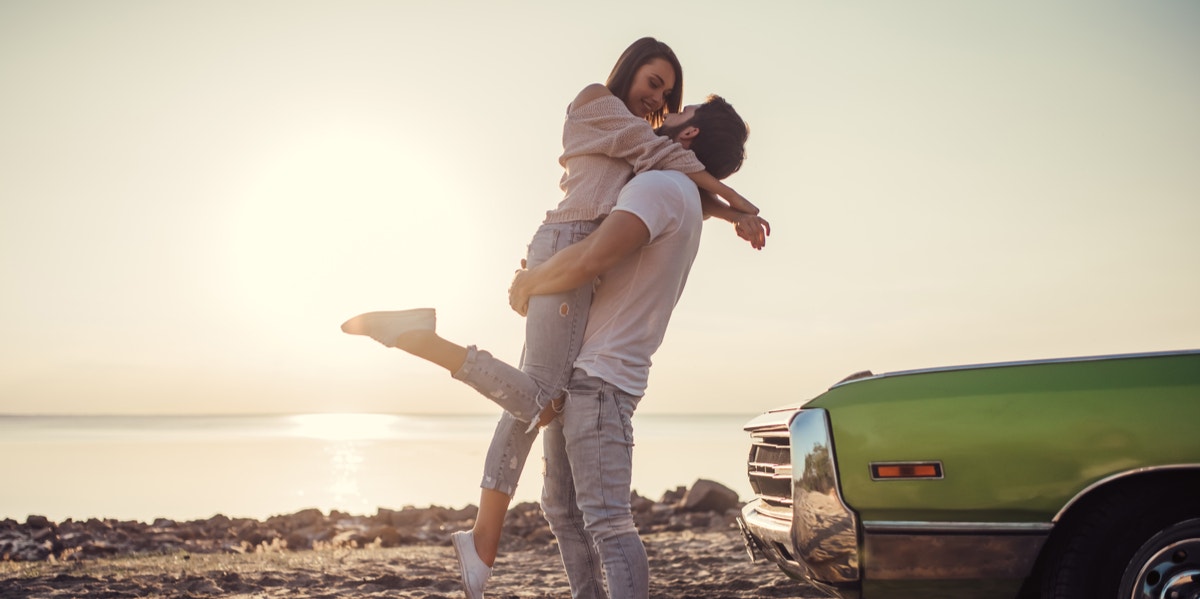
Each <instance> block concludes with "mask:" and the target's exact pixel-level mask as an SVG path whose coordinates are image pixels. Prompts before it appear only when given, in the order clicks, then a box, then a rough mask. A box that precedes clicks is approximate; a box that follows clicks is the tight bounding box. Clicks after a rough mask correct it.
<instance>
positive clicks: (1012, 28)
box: [0, 0, 1200, 414]
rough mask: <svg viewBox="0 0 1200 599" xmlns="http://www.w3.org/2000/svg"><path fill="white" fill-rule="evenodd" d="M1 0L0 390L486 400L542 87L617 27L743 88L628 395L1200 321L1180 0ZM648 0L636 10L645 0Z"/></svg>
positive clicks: (173, 398) (1194, 40)
mask: <svg viewBox="0 0 1200 599" xmlns="http://www.w3.org/2000/svg"><path fill="white" fill-rule="evenodd" d="M660 6H664V7H665V8H661V9H657V10H656V11H655V10H652V9H650V8H649V7H647V6H644V5H641V4H633V3H625V2H608V3H603V4H602V5H596V4H583V3H560V2H548V1H547V2H525V3H498V2H462V1H456V0H449V1H438V2H433V1H429V2H424V1H392V2H371V1H361V0H350V1H343V2H311V1H305V0H287V1H262V0H260V1H248V2H241V1H238V2H233V1H204V2H196V1H182V2H169V3H164V2H154V1H146V2H141V1H131V0H113V1H106V2H92V1H54V2H43V1H35V0H6V1H5V2H2V3H0V86H2V93H0V284H2V285H3V293H0V414H132V413H166V414H176V413H183V414H193V413H285V412H423V413H488V412H493V411H495V410H496V408H495V407H494V406H493V405H492V404H490V403H488V402H487V401H486V400H484V399H482V398H480V397H479V396H477V395H476V394H475V393H474V392H473V391H471V390H470V389H469V388H467V387H465V386H463V385H461V384H458V383H457V382H455V381H453V380H451V379H450V378H449V377H448V376H447V375H446V374H445V373H444V371H441V370H440V369H438V368H437V367H434V366H432V365H430V364H426V363H424V362H422V361H420V360H417V359H415V358H412V357H409V356H408V355H407V354H403V353H401V352H399V351H397V350H388V349H384V348H383V347H381V346H379V345H377V344H375V343H374V342H371V341H369V340H365V339H363V338H358V337H350V336H346V335H344V334H342V333H341V332H340V330H339V328H338V325H339V324H340V323H341V322H342V321H343V320H345V319H346V318H348V317H350V316H353V315H355V314H357V313H360V312H364V311H368V310H380V309H402V308H411V307H424V306H430V307H436V308H437V309H438V316H439V320H438V326H439V330H440V331H441V332H442V334H443V335H444V336H446V337H447V338H449V339H451V340H454V341H457V342H459V343H463V344H478V345H479V346H480V347H483V348H486V349H488V350H490V351H492V352H493V353H494V354H496V355H498V356H500V357H502V358H506V359H509V360H511V361H513V362H516V361H517V360H518V359H519V356H520V347H521V336H522V333H523V322H522V320H521V318H520V317H519V316H517V315H516V314H515V313H513V312H512V311H511V310H510V309H509V307H508V304H507V293H506V291H507V288H508V283H509V281H510V280H511V276H512V272H513V270H514V269H515V268H516V267H517V265H518V262H519V260H520V258H521V257H522V256H523V254H524V250H525V244H526V243H528V240H529V238H530V237H531V236H532V234H533V231H534V230H535V229H536V227H537V225H538V224H539V223H540V221H541V219H542V217H543V215H544V213H545V211H546V210H548V209H550V208H552V207H553V206H554V205H555V204H556V203H557V202H558V200H559V195H560V191H559V189H558V187H557V185H558V179H559V176H560V174H561V172H560V167H559V165H558V163H557V158H558V155H559V153H560V152H561V125H562V118H563V114H564V110H565V107H566V105H567V103H568V102H569V101H570V100H571V98H573V97H574V95H575V94H576V93H577V92H578V91H579V90H580V89H582V88H583V87H584V86H586V85H588V84H590V83H594V82H603V80H604V78H605V77H606V76H607V74H608V72H609V70H610V69H611V68H612V64H613V62H614V61H615V60H616V58H617V56H618V55H619V54H620V53H621V51H622V50H623V49H624V48H625V46H627V45H628V44H629V43H630V42H632V41H633V40H634V39H637V38H639V37H641V36H646V35H651V36H655V37H657V38H659V39H661V40H663V41H665V42H667V43H668V44H670V45H671V46H672V48H674V50H675V51H676V53H677V54H678V56H679V57H680V59H681V61H682V63H683V65H684V72H685V78H684V88H683V92H684V100H685V102H688V103H695V102H699V101H702V100H703V98H704V97H705V95H707V94H709V93H719V94H721V95H722V96H724V97H726V98H727V99H728V100H729V101H730V102H731V103H732V104H733V105H734V106H735V107H736V108H737V109H738V111H739V112H740V113H741V114H742V115H743V116H744V117H745V118H746V120H747V121H748V122H749V123H750V126H751V135H750V141H749V143H748V146H747V147H748V159H747V162H746V164H745V166H744V167H743V169H742V171H741V172H739V173H738V174H736V175H734V176H733V177H731V178H730V179H729V180H728V181H727V182H728V183H729V184H730V185H731V186H732V187H734V188H735V189H737V190H738V191H739V192H741V193H742V194H743V195H745V196H746V197H748V198H749V199H751V200H752V201H754V202H755V203H756V204H757V205H758V206H759V207H760V208H762V211H763V212H762V213H763V215H764V216H765V217H766V218H767V219H768V220H770V222H771V223H772V229H773V235H772V236H771V238H770V240H769V243H768V246H767V248H766V249H764V250H763V251H761V252H756V251H754V250H752V249H751V248H749V247H748V246H747V245H745V244H744V243H743V242H741V241H740V240H738V239H737V238H736V237H735V235H734V233H733V231H732V228H731V227H729V226H728V225H726V224H724V223H720V222H709V223H707V224H706V225H705V231H704V240H703V243H702V246H701V251H700V256H699V258H698V260H697V262H696V266H695V268H694V269H693V271H692V275H691V278H690V280H689V283H688V287H687V290H686V292H685V294H684V297H683V299H682V300H681V302H680V304H679V306H678V308H677V309H676V312H675V315H674V318H673V320H672V323H671V327H670V329H669V331H668V334H667V338H666V341H665V343H664V345H663V347H662V349H661V350H660V351H659V352H658V354H656V355H655V357H654V362H655V365H654V368H653V369H652V373H651V378H650V387H649V389H648V390H647V396H646V400H645V401H643V402H642V404H641V409H642V410H643V411H645V412H655V413H710V412H711V413H746V414H753V413H756V412H759V411H762V410H766V409H769V408H772V407H775V406H778V405H782V404H785V403H791V402H795V401H799V400H803V399H807V398H810V397H813V396H815V395H817V394H819V393H821V392H822V391H823V390H824V389H826V388H828V387H829V386H830V385H832V384H833V383H835V382H837V381H838V380H840V379H841V378H843V377H844V376H846V375H848V374H850V373H852V372H855V371H859V370H864V369H870V370H872V371H874V372H877V373H878V372H888V371H896V370H905V369H910V368H925V367H935V366H949V365H955V364H971V363H980V362H997V361H1009V360H1026V359H1040V358H1055V357H1069V356H1088V355H1099V354H1111V353H1130V352H1145V351H1167V350H1180V349H1192V348H1200V311H1198V310H1197V306H1200V267H1198V266H1197V258H1198V257H1200V235H1198V225H1200V110H1198V107H1200V3H1195V2H1186V1H1178V0H1169V1H1168V0H1148V1H1147V0H1142V1H1136V2H1135V1H1126V2H1075V1H1063V2H1032V1H1017V2H957V1H949V0H947V1H925V0H915V1H912V2H904V3H897V2H891V1H886V0H873V1H872V0H868V1H863V2H853V3H851V2H835V1H827V2H826V1H796V2H753V1H751V2H743V3H726V2H721V3H717V2H702V1H701V2H691V3H686V4H679V5H670V6H667V5H660ZM655 13H657V14H655Z"/></svg>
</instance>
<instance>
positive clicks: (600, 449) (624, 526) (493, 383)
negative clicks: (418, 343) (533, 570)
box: [454, 347, 650, 599]
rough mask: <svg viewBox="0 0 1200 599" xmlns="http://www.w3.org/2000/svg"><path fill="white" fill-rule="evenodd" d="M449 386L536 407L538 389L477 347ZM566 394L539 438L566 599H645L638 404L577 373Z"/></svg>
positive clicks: (646, 581)
mask: <svg viewBox="0 0 1200 599" xmlns="http://www.w3.org/2000/svg"><path fill="white" fill-rule="evenodd" d="M454 378H457V379H459V380H461V381H463V382H465V383H467V384H469V385H471V386H472V387H474V388H475V389H476V390H477V391H479V392H480V393H482V394H484V395H485V396H487V397H489V398H491V399H492V400H493V401H495V402H496V403H498V404H500V405H501V406H502V407H504V408H505V409H506V410H507V409H508V406H510V405H512V406H513V407H514V408H516V409H518V410H519V409H521V408H522V406H524V408H526V409H528V408H529V406H530V405H533V406H536V405H537V402H536V399H537V394H538V391H539V386H538V384H537V382H536V381H534V380H533V378H532V377H530V376H529V375H528V374H526V373H524V372H522V371H520V370H517V369H516V368H513V367H512V366H509V365H508V364H505V363H504V362H501V361H500V360H497V359H496V358H495V357H493V356H492V355H491V354H489V353H488V352H486V351H481V350H478V349H476V348H474V347H471V348H468V352H467V360H466V362H465V363H464V364H463V367H462V369H460V370H459V371H458V372H456V373H454ZM567 392H568V394H569V400H568V401H567V403H566V406H565V408H564V410H563V413H562V414H560V415H559V416H558V417H557V418H555V419H554V421H553V422H551V424H550V425H549V426H547V427H546V430H545V434H544V436H543V444H544V451H543V453H544V455H545V460H546V470H545V478H544V480H543V487H542V511H543V512H544V513H545V515H546V520H547V521H548V522H549V523H550V530H551V531H552V532H553V533H554V536H555V538H557V539H558V547H559V552H560V553H561V555H562V560H563V565H564V566H565V567H566V569H567V578H568V580H569V581H570V583H571V596H572V597H574V598H575V599H604V598H605V597H608V598H610V599H618V598H619V599H627V598H629V599H644V598H645V597H647V596H648V595H649V576H650V575H649V564H648V562H647V559H646V549H645V547H644V546H643V545H642V540H641V538H640V537H639V536H638V533H637V528H636V527H635V526H634V523H633V513H632V509H631V506H630V502H629V498H630V493H631V491H632V489H631V487H632V484H633V482H632V476H633V424H632V418H633V413H634V410H635V409H636V408H637V404H638V402H639V401H640V400H641V398H640V397H637V396H633V395H629V394H628V393H625V392H623V391H621V390H620V389H618V388H616V387H615V386H613V385H610V384H608V383H606V382H604V381H602V380H600V379H598V378H595V377H592V376H588V375H587V373H585V372H583V371H582V370H575V371H574V373H573V375H572V377H571V379H570V383H569V384H568V385H567ZM605 580H607V583H608V584H607V586H608V593H607V594H606V593H605V592H604V586H605V585H604V581H605Z"/></svg>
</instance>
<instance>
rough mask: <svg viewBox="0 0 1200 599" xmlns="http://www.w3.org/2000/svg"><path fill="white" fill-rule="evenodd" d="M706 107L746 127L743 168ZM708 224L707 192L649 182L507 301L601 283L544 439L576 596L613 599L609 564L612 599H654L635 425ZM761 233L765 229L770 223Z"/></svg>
mask: <svg viewBox="0 0 1200 599" xmlns="http://www.w3.org/2000/svg"><path fill="white" fill-rule="evenodd" d="M722 105H723V106H722ZM706 106H713V107H714V108H715V107H717V106H721V108H720V110H726V109H727V112H726V113H725V115H724V117H725V118H726V119H727V120H728V119H731V118H732V119H735V120H734V122H736V123H737V124H738V125H739V127H740V135H735V136H734V137H733V138H732V141H734V142H735V143H734V144H732V146H731V149H735V150H736V152H735V154H736V155H737V156H738V158H739V160H738V161H737V166H740V162H741V161H740V156H741V155H742V143H744V141H745V138H746V130H745V125H744V123H742V122H741V119H740V118H737V117H736V113H734V112H733V110H732V107H728V104H725V103H724V102H723V101H722V100H720V99H719V98H716V99H710V102H709V103H708V104H706ZM704 110H705V109H700V112H701V114H702V115H703V112H704ZM696 111H697V107H695V106H689V107H687V108H685V109H684V111H683V112H682V113H680V115H679V116H678V121H680V124H679V125H678V126H679V127H680V128H681V131H680V133H682V136H684V137H687V136H688V135H690V134H693V133H695V132H696V130H697V129H698V131H699V132H701V133H705V132H706V131H705V125H704V123H703V122H702V120H703V119H697V118H695V117H694V116H693V115H694V114H695V113H696ZM698 121H700V122H698ZM671 126H672V122H670V121H668V123H667V127H668V128H670V127H671ZM697 155H698V156H700V152H697ZM700 157H701V161H702V162H704V157H702V156H700ZM712 160H713V159H712V158H710V162H711V161H712ZM710 162H705V166H706V167H707V168H708V169H709V170H710V171H714V170H716V171H720V170H721V169H719V168H717V169H714V168H713V165H712V164H710ZM733 170H736V167H735V168H734V169H733ZM702 220H703V216H702V213H701V202H700V196H699V193H698V191H697V189H696V186H695V185H694V184H693V183H692V182H691V181H690V180H689V179H688V178H687V176H686V175H683V174H681V173H678V172H674V171H651V172H647V173H642V174H640V175H638V176H637V177H634V179H633V180H632V181H630V182H629V183H628V184H627V185H626V186H625V188H624V189H623V190H622V191H621V195H620V198H619V199H618V201H617V205H616V207H615V208H614V209H613V211H612V213H611V214H609V216H608V217H607V218H606V219H605V221H604V223H603V224H602V225H601V226H600V228H599V229H597V230H596V232H594V233H592V234H591V235H589V236H588V237H587V238H586V239H585V240H583V241H581V242H579V243H577V244H575V245H572V246H570V247H568V248H566V249H564V250H562V251H560V252H559V253H558V254H556V255H555V256H553V257H552V258H550V259H549V260H547V261H546V262H544V263H543V264H541V265H539V266H537V267H536V268H533V269H531V270H528V271H521V272H519V273H518V274H517V276H516V278H515V279H514V281H513V284H512V288H511V289H510V291H509V300H510V303H511V305H512V307H513V309H515V310H517V311H518V312H522V313H523V310H524V308H525V306H526V305H527V303H528V300H529V297H530V296H531V295H537V294H540V293H553V292H556V291H557V290H560V289H569V288H574V286H577V285H578V284H582V283H585V282H587V281H589V280H592V279H593V278H595V277H597V276H599V277H600V284H599V285H598V287H597V289H596V293H595V296H594V297H593V299H592V307H591V311H590V312H589V314H588V324H587V330H586V332H585V333H584V341H583V348H582V350H581V351H580V355H579V357H578V358H577V359H576V360H575V368H576V369H575V372H574V374H573V375H572V378H571V382H570V385H569V386H568V390H569V400H568V402H567V403H566V405H565V406H564V411H563V413H562V414H561V415H560V416H559V417H557V418H555V419H554V420H553V421H552V422H551V423H550V424H549V426H547V428H546V430H545V431H544V433H543V444H544V445H543V447H544V451H543V454H544V456H545V460H546V473H545V480H544V485H545V486H544V488H543V491H542V509H543V511H544V512H545V515H546V519H547V520H548V521H549V522H550V528H551V530H552V531H553V533H554V535H555V537H556V538H557V539H558V543H559V551H560V553H561V555H562V558H563V563H564V565H565V566H566V568H567V574H568V578H569V580H570V582H571V592H572V596H573V597H576V598H579V597H589V598H591V597H604V596H606V595H605V593H604V589H603V587H602V586H601V584H602V581H601V577H600V572H599V570H598V567H599V566H600V565H603V569H604V580H607V586H608V594H607V596H608V597H610V598H617V597H622V598H624V597H646V596H648V593H649V571H648V570H649V568H648V563H647V559H646V552H645V548H644V546H643V545H642V542H641V538H640V537H639V536H638V533H637V529H636V527H635V526H634V522H633V514H632V512H631V509H630V503H629V499H630V493H631V488H630V487H631V476H632V468H633V464H632V447H633V431H632V427H631V425H630V419H631V417H632V416H633V413H634V410H635V409H636V408H637V404H638V402H639V401H640V400H641V396H642V394H643V392H644V391H645V388H646V383H647V378H648V375H649V369H650V358H651V356H652V355H653V354H654V352H655V351H656V350H657V349H658V347H659V345H660V344H661V343H662V340H663V336H664V334H665V333H666V327H667V323H668V321H669V319H670V316H671V313H672V311H673V309H674V307H675V304H676V302H677V301H678V299H679V297H680V295H681V294H682V293H683V288H684V285H685V283H686V282H687V277H688V273H689V272H690V270H691V266H692V263H693V261H694V259H695V257H696V252H697V250H698V249H699V243H700V231H701V223H702ZM756 222H761V223H762V226H764V227H765V221H756ZM763 232H764V231H763V229H761V228H760V230H759V233H760V234H761V233H763ZM741 233H742V231H739V234H741ZM743 236H744V237H745V236H746V235H743ZM597 549H598V555H597V552H596V550H597ZM597 557H598V558H599V562H597Z"/></svg>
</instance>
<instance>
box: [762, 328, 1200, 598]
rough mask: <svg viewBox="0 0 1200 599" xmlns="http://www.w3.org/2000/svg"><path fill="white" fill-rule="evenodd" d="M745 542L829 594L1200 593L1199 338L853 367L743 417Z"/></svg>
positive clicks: (1060, 595) (1167, 595) (1059, 595)
mask: <svg viewBox="0 0 1200 599" xmlns="http://www.w3.org/2000/svg"><path fill="white" fill-rule="evenodd" d="M745 428H746V430H747V431H748V432H749V433H750V436H751V439H752V446H751V451H750V458H749V464H748V470H749V475H750V484H751V487H752V488H753V490H754V492H755V497H754V498H753V499H752V500H751V501H750V502H749V503H748V504H746V506H745V507H744V508H743V510H742V516H741V519H740V520H739V524H741V525H742V530H743V533H744V537H745V540H746V544H747V547H748V549H749V550H750V552H751V557H755V556H756V555H760V556H765V557H766V558H767V559H769V560H771V561H773V562H775V563H776V564H777V565H778V566H779V567H780V568H782V569H783V571H784V572H786V573H787V574H788V575H789V576H791V577H793V578H797V579H801V580H806V581H809V582H811V583H813V584H814V585H816V586H817V587H819V588H821V589H823V590H825V591H827V592H829V593H831V594H833V595H835V596H841V597H855V598H865V599H874V598H877V597H883V598H888V599H899V598H905V597H922V598H932V597H971V598H987V597H1010V598H1011V597H1054V598H1068V597H1089V598H1091V597H1105V598H1112V597H1120V598H1122V599H1126V598H1133V597H1136V598H1141V597H1161V598H1172V599H1175V598H1178V599H1186V598H1192V599H1196V598H1197V597H1200V350H1192V351H1180V352H1162V353H1153V354H1131V355H1120V356H1100V357H1086V358H1069V359H1060V360H1039V361H1030V362H1011V363H999V364H985V365H974V366H960V367H952V368H938V369H929V370H914V371H906V372H895V373H888V374H881V375H873V374H871V373H870V372H863V373H858V374H856V375H852V376H851V377H849V378H847V379H846V380H843V381H842V382H840V383H838V384H837V385H834V386H833V387H832V388H831V389H829V390H828V391H826V392H825V393H823V394H821V395H819V396H818V397H815V398H813V399H811V400H809V401H807V402H803V403H801V404H798V405H795V406H790V407H787V408H783V409H779V410H773V411H771V412H767V413H765V414H763V415H761V416H759V417H757V418H755V419H754V420H752V421H750V422H749V423H748V424H746V427H745Z"/></svg>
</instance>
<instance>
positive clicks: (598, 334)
mask: <svg viewBox="0 0 1200 599" xmlns="http://www.w3.org/2000/svg"><path fill="white" fill-rule="evenodd" d="M613 211H614V212H615V211H624V212H628V213H630V214H633V215H634V216H637V217H638V218H639V219H641V221H642V222H643V223H645V224H646V228H647V229H649V231H650V241H649V242H648V243H647V244H646V245H644V246H642V248H641V249H639V250H638V251H636V252H634V253H633V254H630V255H629V256H627V257H626V258H625V260H623V261H621V263H619V264H618V265H616V266H614V267H613V268H612V269H610V270H609V271H608V272H607V273H605V274H604V275H602V276H601V277H600V285H599V287H598V288H597V289H596V295H595V297H594V298H593V299H592V307H591V311H590V312H588V324H587V329H586V331H585V332H584V336H583V348H582V350H581V351H580V353H579V358H578V359H576V360H575V367H576V368H581V369H583V371H584V372H587V373H588V374H589V375H591V376H594V377H597V378H599V379H602V380H604V381H605V382H607V383H610V384H612V385H616V386H617V387H618V388H620V389H621V390H622V391H625V392H626V393H629V394H631V395H637V396H641V395H643V394H644V393H645V391H646V381H647V379H648V377H649V375H650V356H652V355H653V354H654V352H655V351H657V350H658V347H659V345H661V344H662V340H663V336H664V335H665V334H666V331H667V322H668V321H669V320H670V319H671V312H672V311H673V310H674V309H675V304H676V303H677V302H678V301H679V296H680V295H682V294H683V287H684V284H686V283H687V278H688V272H689V271H691V269H692V262H694V261H695V259H696V252H697V251H698V250H699V249H700V231H701V228H702V225H703V222H704V217H703V214H702V213H701V209H700V194H699V192H698V191H697V190H696V184H695V183H692V181H691V179H689V178H688V176H687V175H685V174H683V173H679V172H676V171H649V172H645V173H642V174H640V175H638V176H636V177H634V178H633V179H632V180H630V181H629V183H628V184H626V185H625V188H624V189H622V190H621V194H620V196H619V197H618V199H617V205H616V207H614V208H613Z"/></svg>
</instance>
